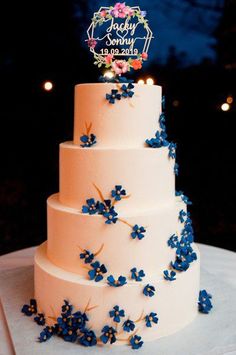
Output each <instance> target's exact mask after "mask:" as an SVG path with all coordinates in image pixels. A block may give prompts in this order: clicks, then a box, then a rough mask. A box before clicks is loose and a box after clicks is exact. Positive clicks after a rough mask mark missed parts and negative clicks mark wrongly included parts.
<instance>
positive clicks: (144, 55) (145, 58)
mask: <svg viewBox="0 0 236 355" xmlns="http://www.w3.org/2000/svg"><path fill="white" fill-rule="evenodd" d="M141 57H142V59H143V60H147V59H148V54H147V53H145V52H143V53H142V54H141Z"/></svg>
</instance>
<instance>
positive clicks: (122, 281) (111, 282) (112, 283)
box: [107, 275, 127, 287]
mask: <svg viewBox="0 0 236 355" xmlns="http://www.w3.org/2000/svg"><path fill="white" fill-rule="evenodd" d="M107 281H108V285H109V286H113V287H121V286H124V285H125V284H126V283H127V282H126V277H124V276H119V277H118V279H117V280H115V278H114V276H113V275H110V276H108V278H107Z"/></svg>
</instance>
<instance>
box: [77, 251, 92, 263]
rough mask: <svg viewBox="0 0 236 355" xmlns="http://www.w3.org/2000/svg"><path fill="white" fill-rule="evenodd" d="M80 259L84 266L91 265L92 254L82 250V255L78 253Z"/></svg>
mask: <svg viewBox="0 0 236 355" xmlns="http://www.w3.org/2000/svg"><path fill="white" fill-rule="evenodd" d="M80 259H83V260H84V262H85V264H91V262H92V261H93V259H94V254H93V253H91V252H90V251H89V250H84V251H83V252H82V253H80Z"/></svg>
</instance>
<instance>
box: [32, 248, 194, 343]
mask: <svg viewBox="0 0 236 355" xmlns="http://www.w3.org/2000/svg"><path fill="white" fill-rule="evenodd" d="M46 248H47V243H46V242H45V243H43V244H42V245H41V246H39V247H38V249H37V251H36V255H35V299H36V300H37V304H38V310H39V312H43V313H44V314H45V315H46V317H47V323H48V325H53V324H54V320H53V319H52V318H51V317H54V318H57V317H59V316H60V314H61V306H62V305H63V303H64V300H67V301H69V302H70V304H72V305H73V306H74V310H75V311H77V310H78V311H81V312H84V311H86V315H87V316H88V319H89V321H88V325H87V328H89V329H91V330H93V331H94V332H95V334H96V336H97V337H98V338H99V337H100V336H101V334H102V329H103V328H104V326H106V325H108V326H109V327H113V328H114V329H116V331H117V333H116V338H117V340H118V341H116V342H115V344H121V345H122V344H125V342H126V341H127V342H128V338H129V337H130V335H132V333H135V334H137V335H139V336H141V337H142V339H143V340H144V341H145V340H146V341H151V340H155V339H158V338H160V337H163V336H167V335H170V334H172V333H175V332H177V331H179V330H180V329H182V328H183V327H185V326H186V325H188V324H189V323H190V322H191V321H192V320H193V319H194V318H195V316H196V315H197V312H198V305H197V302H198V295H199V275H200V270H199V269H200V260H199V259H200V258H199V253H198V251H197V250H196V249H197V248H196V245H194V249H195V250H196V252H197V254H198V259H197V260H196V261H195V262H194V263H192V264H191V266H190V268H189V269H188V270H187V271H185V272H178V273H177V275H176V280H175V281H167V280H165V279H164V278H163V279H160V280H156V279H155V280H154V279H152V280H151V279H150V280H145V282H143V281H141V282H136V281H128V283H127V284H126V285H124V286H122V287H111V286H109V285H108V284H107V283H106V281H105V280H102V281H100V282H94V281H89V280H86V279H84V278H83V277H81V276H79V275H78V274H74V273H71V272H68V271H64V270H63V269H61V268H59V267H58V266H55V265H54V264H53V263H51V262H50V261H49V259H48V258H47V255H46ZM147 284H148V285H149V287H146V286H147ZM152 286H153V287H154V288H155V291H154V294H153V295H152V292H151V290H153V289H152ZM145 287H146V288H145ZM144 289H145V290H146V295H145V294H144V292H143V291H144ZM151 295H152V296H151ZM150 296H151V297H150ZM115 306H119V309H120V310H124V313H123V312H121V314H120V316H119V315H118V314H117V315H118V320H120V321H119V322H114V319H113V318H114V316H115V315H116V314H115V315H113V317H111V316H110V314H109V312H110V311H111V310H113V307H115ZM90 308H91V309H90ZM89 309H90V310H89ZM152 312H153V313H156V317H155V318H158V322H157V321H156V322H157V324H155V322H153V319H152V317H151V319H150V320H149V319H147V317H146V316H147V315H150V313H152ZM116 320H117V318H116ZM126 320H132V321H133V322H134V325H135V329H134V330H133V331H130V332H127V331H124V329H123V323H124V322H125V321H126ZM148 320H149V322H148ZM128 325H129V324H128ZM150 325H151V326H150Z"/></svg>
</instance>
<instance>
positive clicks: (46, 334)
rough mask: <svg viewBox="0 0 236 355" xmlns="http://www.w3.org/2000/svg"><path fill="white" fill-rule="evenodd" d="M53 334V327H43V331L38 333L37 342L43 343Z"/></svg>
mask: <svg viewBox="0 0 236 355" xmlns="http://www.w3.org/2000/svg"><path fill="white" fill-rule="evenodd" d="M53 334H55V328H54V327H49V326H47V327H46V328H44V329H43V331H42V332H41V333H40V334H39V338H38V339H39V342H40V343H43V342H45V341H47V340H48V339H50V338H51V337H52V336H53Z"/></svg>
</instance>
